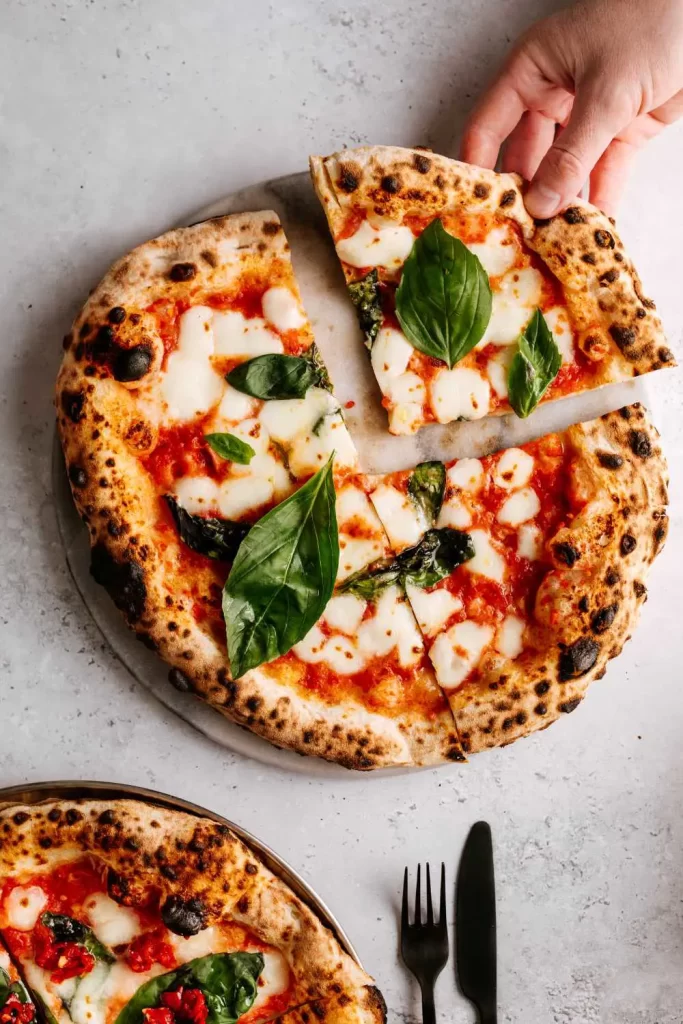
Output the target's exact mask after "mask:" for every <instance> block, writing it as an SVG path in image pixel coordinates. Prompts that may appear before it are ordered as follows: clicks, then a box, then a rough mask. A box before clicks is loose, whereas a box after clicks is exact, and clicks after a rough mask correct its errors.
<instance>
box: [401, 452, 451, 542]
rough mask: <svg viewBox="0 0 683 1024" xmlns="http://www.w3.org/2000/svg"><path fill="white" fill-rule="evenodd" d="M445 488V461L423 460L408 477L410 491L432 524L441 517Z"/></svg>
mask: <svg viewBox="0 0 683 1024" xmlns="http://www.w3.org/2000/svg"><path fill="white" fill-rule="evenodd" d="M445 490H446V467H445V466H444V464H443V462H421V463H420V464H419V465H418V466H416V467H415V469H414V470H413V472H412V473H411V474H410V477H409V478H408V493H409V494H410V496H411V498H412V499H413V501H414V502H415V504H416V505H417V507H418V508H419V509H420V510H421V511H422V512H423V513H424V515H425V517H426V519H427V522H428V523H430V524H431V525H432V526H433V525H434V524H435V523H436V520H437V519H438V518H439V512H440V511H441V505H442V504H443V495H444V491H445Z"/></svg>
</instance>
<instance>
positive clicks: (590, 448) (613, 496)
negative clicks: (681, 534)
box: [451, 405, 668, 753]
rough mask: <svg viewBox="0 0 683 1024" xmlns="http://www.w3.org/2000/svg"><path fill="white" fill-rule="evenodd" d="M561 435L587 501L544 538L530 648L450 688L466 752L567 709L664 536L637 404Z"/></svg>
mask: <svg viewBox="0 0 683 1024" xmlns="http://www.w3.org/2000/svg"><path fill="white" fill-rule="evenodd" d="M567 436H568V439H569V443H570V444H571V445H572V447H573V450H574V456H575V462H574V471H573V475H574V486H575V487H578V488H579V489H580V493H582V494H584V495H585V497H586V500H587V504H586V506H585V508H584V509H583V510H582V512H581V513H580V514H579V515H578V516H577V517H576V519H574V520H573V522H572V523H571V525H570V526H568V527H565V528H562V529H561V530H559V531H558V533H557V534H556V535H555V537H553V538H552V539H551V541H550V542H549V545H548V547H549V551H550V553H551V557H552V558H553V561H554V565H555V571H554V572H551V573H550V574H549V575H548V576H547V577H545V579H544V581H543V583H542V584H541V588H540V589H539V594H538V597H537V599H536V619H537V621H539V620H540V625H538V626H535V627H534V628H535V632H536V636H537V638H538V653H534V652H533V651H530V652H529V654H528V655H525V654H523V655H522V656H521V657H520V658H519V659H517V660H516V661H514V662H510V661H507V662H505V663H504V664H503V666H502V667H501V666H500V665H499V664H498V665H497V664H495V662H492V663H490V664H488V665H487V664H486V663H484V664H483V665H482V666H481V671H480V673H479V676H478V678H477V679H476V680H474V681H472V682H470V683H466V684H465V685H464V686H463V687H461V688H460V689H459V690H457V691H456V692H455V693H454V694H453V695H452V696H451V706H452V708H453V712H454V714H455V717H456V720H457V723H458V728H459V731H460V736H461V738H462V742H463V747H464V749H465V751H466V753H475V752H477V751H480V750H484V749H486V748H489V747H495V746H501V745H505V744H508V743H512V742H513V741H514V740H516V739H519V738H520V737H522V736H526V735H528V734H529V733H532V732H534V731H536V730H538V729H545V728H546V727H547V726H548V725H550V724H551V723H552V722H554V721H555V720H556V719H557V718H559V717H561V716H562V715H563V714H567V713H569V712H571V711H574V710H575V708H576V707H577V706H578V705H579V703H580V702H581V700H582V699H583V697H584V696H585V693H586V690H587V688H588V686H589V684H590V683H591V682H592V681H593V680H594V679H599V678H601V677H602V676H603V675H604V674H605V671H606V667H607V662H608V661H609V660H610V659H611V658H615V657H616V656H617V655H618V654H619V653H620V651H621V650H622V648H623V646H624V643H625V642H626V640H628V639H629V638H630V636H631V633H632V631H633V628H634V627H635V624H636V621H637V618H638V615H639V613H640V608H641V606H642V604H643V603H644V601H645V599H646V594H647V591H646V588H645V582H644V580H645V576H646V574H647V571H648V569H649V567H650V565H651V564H652V562H653V561H654V559H655V557H656V555H657V554H658V553H659V551H661V548H662V546H663V544H664V541H665V539H666V533H667V526H668V519H667V513H666V504H667V469H666V462H665V460H664V456H663V455H662V451H661V448H660V446H659V443H658V434H657V431H656V430H655V428H654V427H653V426H652V424H651V423H650V422H649V421H648V419H647V417H646V415H645V412H644V410H643V409H642V407H641V406H640V405H633V406H627V407H625V408H623V409H621V410H619V411H617V412H613V413H609V414H608V415H606V416H603V417H601V418H600V419H598V420H593V421H592V422H590V423H583V424H578V425H577V426H574V427H571V428H570V429H569V430H568V431H567ZM553 613H554V616H553ZM544 627H545V628H544Z"/></svg>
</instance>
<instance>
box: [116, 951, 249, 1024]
mask: <svg viewBox="0 0 683 1024" xmlns="http://www.w3.org/2000/svg"><path fill="white" fill-rule="evenodd" d="M263 966H264V961H263V956H262V955H261V953H209V954H208V956H201V957H198V958H197V959H196V960H190V961H189V963H186V964H183V965H182V967H177V968H176V969H175V970H173V971H169V972H168V973H167V974H160V975H158V976H157V977H156V978H151V979H150V980H149V981H147V982H145V984H144V985H141V986H140V988H139V989H138V990H137V992H136V993H135V995H134V996H133V998H132V999H131V1000H130V1001H129V1002H128V1003H126V1005H125V1006H124V1007H123V1009H122V1010H121V1012H120V1013H119V1015H118V1017H117V1018H116V1021H115V1024H143V1022H144V1016H143V1010H147V1009H151V1008H153V1007H156V1006H158V1004H159V1000H160V998H161V996H162V995H163V994H164V992H168V991H170V990H172V989H177V988H179V987H180V986H184V987H187V988H199V989H200V990H201V992H202V993H203V995H204V998H205V999H206V1003H207V1006H208V1008H209V1016H208V1024H235V1021H237V1019H238V1018H239V1017H241V1016H242V1014H243V1013H246V1012H247V1010H249V1009H250V1008H251V1007H252V1006H253V1004H254V1000H255V999H256V993H257V987H256V983H257V981H258V978H259V976H260V974H261V972H262V971H263Z"/></svg>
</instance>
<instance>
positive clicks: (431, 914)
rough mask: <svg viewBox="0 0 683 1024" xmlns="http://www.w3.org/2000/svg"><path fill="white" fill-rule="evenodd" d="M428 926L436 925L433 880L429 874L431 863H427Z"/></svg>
mask: <svg viewBox="0 0 683 1024" xmlns="http://www.w3.org/2000/svg"><path fill="white" fill-rule="evenodd" d="M427 924H434V909H433V907H432V879H431V877H430V874H429V863H427Z"/></svg>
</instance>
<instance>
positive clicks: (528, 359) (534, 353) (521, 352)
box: [508, 309, 562, 419]
mask: <svg viewBox="0 0 683 1024" xmlns="http://www.w3.org/2000/svg"><path fill="white" fill-rule="evenodd" d="M518 345H519V348H518V350H517V352H516V354H515V357H514V359H513V360H512V363H511V364H510V371H509V373H508V398H509V401H510V405H511V406H512V408H513V409H514V410H515V412H516V413H517V415H518V416H520V417H521V418H522V419H525V418H526V417H527V416H528V415H529V414H530V413H532V412H533V411H534V409H535V408H536V406H537V405H538V403H539V402H540V400H541V398H542V397H543V395H544V394H545V393H546V391H547V390H548V388H549V387H550V385H551V384H552V382H553V381H554V380H555V378H556V377H557V374H558V373H559V370H560V367H561V366H562V356H561V354H560V350H559V348H558V347H557V343H556V341H555V339H554V338H553V335H552V331H551V330H550V328H549V327H548V324H547V323H546V319H545V317H544V316H543V314H542V313H541V311H540V309H537V310H536V312H535V313H534V315H533V316H532V318H531V320H530V321H529V323H528V324H527V325H526V328H525V330H524V331H523V333H522V334H521V335H520V336H519V341H518Z"/></svg>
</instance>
